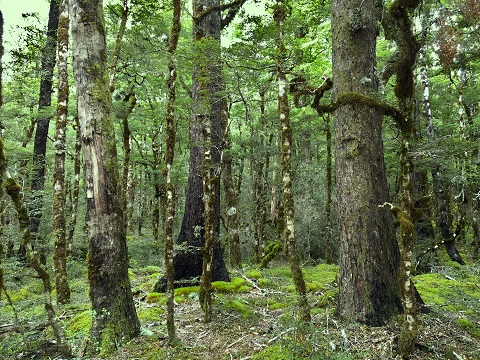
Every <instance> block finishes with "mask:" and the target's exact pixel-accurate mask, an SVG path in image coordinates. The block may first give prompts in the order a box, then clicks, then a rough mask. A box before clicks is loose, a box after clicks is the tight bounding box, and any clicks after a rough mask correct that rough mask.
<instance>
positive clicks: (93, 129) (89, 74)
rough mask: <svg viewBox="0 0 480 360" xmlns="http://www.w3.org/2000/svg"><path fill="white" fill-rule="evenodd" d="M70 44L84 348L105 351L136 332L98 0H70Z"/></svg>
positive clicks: (137, 330)
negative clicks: (80, 186) (86, 300)
mask: <svg viewBox="0 0 480 360" xmlns="http://www.w3.org/2000/svg"><path fill="white" fill-rule="evenodd" d="M70 4H71V6H70V12H71V15H72V16H71V21H72V39H73V42H72V50H73V68H74V79H75V84H76V90H77V107H78V116H79V121H80V128H81V132H82V155H83V171H84V181H85V189H86V197H87V199H86V200H87V219H88V239H89V253H88V257H87V268H88V280H89V283H90V300H91V303H92V311H93V319H92V328H91V331H90V338H89V342H88V346H87V352H88V353H89V354H91V355H92V354H97V353H99V352H102V353H104V354H107V353H109V352H112V351H114V350H115V349H116V348H117V347H118V346H120V345H122V344H125V343H126V342H128V341H129V340H131V339H132V338H133V337H135V336H137V335H138V334H139V332H140V323H139V320H138V317H137V314H136V312H135V305H134V302H133V295H132V292H131V287H130V280H129V277H128V255H127V244H126V238H125V227H124V217H123V212H122V201H121V187H120V179H119V170H118V162H117V152H116V141H115V131H114V128H113V116H112V103H111V93H110V89H109V81H108V71H107V66H106V44H105V24H104V17H103V2H102V1H101V0H92V1H89V2H85V1H79V0H73V1H71V3H70Z"/></svg>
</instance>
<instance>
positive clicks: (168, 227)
mask: <svg viewBox="0 0 480 360" xmlns="http://www.w3.org/2000/svg"><path fill="white" fill-rule="evenodd" d="M180 15H181V3H180V0H173V21H172V29H171V32H170V44H169V47H168V52H169V64H168V73H169V76H168V80H167V87H168V100H167V118H166V120H167V121H166V122H167V139H166V149H165V170H164V172H165V179H166V192H167V205H166V207H167V209H166V219H165V220H166V221H165V272H166V279H167V330H168V338H169V341H170V343H173V342H174V341H175V338H176V336H175V321H174V315H175V300H174V295H175V294H174V287H173V279H174V275H175V273H174V272H175V269H174V266H173V243H174V241H173V220H174V218H175V209H176V199H175V187H174V185H173V183H172V178H171V171H172V166H173V158H174V156H175V131H176V130H175V113H174V112H175V95H176V93H175V91H176V85H175V81H176V78H177V64H176V59H175V52H176V50H177V44H178V38H179V37H180V29H181V28H180V26H181V23H180Z"/></svg>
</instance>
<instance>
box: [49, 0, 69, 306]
mask: <svg viewBox="0 0 480 360" xmlns="http://www.w3.org/2000/svg"><path fill="white" fill-rule="evenodd" d="M59 12H60V16H59V25H58V85H57V87H58V95H57V97H58V101H57V121H56V126H55V128H56V130H55V168H54V174H53V182H54V193H53V209H52V213H53V224H52V225H53V232H54V243H55V248H54V254H53V265H54V269H55V289H56V290H57V302H58V303H68V302H69V301H70V287H69V285H68V278H67V267H66V266H67V251H66V247H67V246H66V245H67V237H66V220H65V152H66V130H67V115H68V93H69V86H68V68H67V67H68V31H69V21H70V20H69V17H68V0H62V1H61V3H60V9H59Z"/></svg>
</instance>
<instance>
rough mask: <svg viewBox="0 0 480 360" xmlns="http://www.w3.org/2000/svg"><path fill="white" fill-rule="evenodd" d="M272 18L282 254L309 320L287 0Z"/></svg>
mask: <svg viewBox="0 0 480 360" xmlns="http://www.w3.org/2000/svg"><path fill="white" fill-rule="evenodd" d="M273 17H274V19H275V26H276V27H277V30H278V32H279V34H278V40H277V41H278V44H277V51H278V55H277V56H278V59H277V81H278V99H277V103H278V116H279V124H280V132H281V144H282V190H283V211H284V217H285V228H284V232H283V237H284V244H285V245H284V248H285V253H286V255H287V257H288V262H289V263H290V271H291V272H292V278H293V283H294V285H295V289H296V291H297V294H298V296H299V299H298V305H299V308H300V313H301V319H302V321H304V322H310V307H309V305H308V302H307V290H306V286H305V280H304V278H303V273H302V269H301V267H300V263H299V259H298V254H297V250H296V238H295V216H294V213H295V204H294V199H293V172H292V145H293V137H292V128H291V126H290V105H289V103H288V93H287V76H286V71H285V59H286V57H287V49H286V47H285V43H284V29H283V26H284V22H285V18H286V17H287V6H286V1H284V0H277V4H276V7H275V10H274V14H273Z"/></svg>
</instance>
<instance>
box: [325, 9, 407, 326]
mask: <svg viewBox="0 0 480 360" xmlns="http://www.w3.org/2000/svg"><path fill="white" fill-rule="evenodd" d="M374 4H375V2H374V1H373V0H367V1H364V2H363V5H362V6H361V7H358V2H356V1H354V0H335V1H333V2H332V7H331V12H332V29H333V38H332V50H333V56H332V62H333V78H334V79H333V82H334V86H333V90H334V99H336V100H338V99H339V98H340V97H343V99H348V95H350V94H352V92H353V93H354V94H363V95H368V94H372V93H373V94H375V93H376V92H377V90H378V86H377V79H376V76H375V43H376V34H377V31H378V29H377V19H376V16H375V14H376V9H375V5H374ZM352 97H354V96H352ZM334 116H335V160H336V163H335V170H336V181H337V199H338V216H339V230H340V289H339V296H338V305H337V313H338V314H339V315H340V316H341V317H343V318H345V319H347V320H349V321H360V322H363V323H366V324H371V325H380V324H383V323H384V322H385V321H386V320H388V319H389V318H390V317H391V315H393V314H395V313H398V312H399V311H400V310H401V301H400V294H399V285H398V279H399V278H398V269H399V261H400V254H399V249H398V245H397V242H396V239H395V234H394V231H393V222H392V217H391V215H390V213H389V212H388V209H385V208H381V207H379V205H381V204H383V203H384V202H386V201H387V200H388V188H387V181H386V174H385V165H384V160H383V144H382V117H381V112H380V110H379V109H376V108H373V107H370V106H368V105H367V104H366V103H362V102H355V101H350V102H348V101H346V103H345V104H344V105H343V106H340V107H338V109H337V110H336V111H335V113H334Z"/></svg>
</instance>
